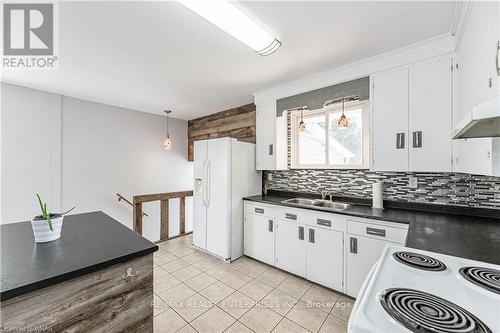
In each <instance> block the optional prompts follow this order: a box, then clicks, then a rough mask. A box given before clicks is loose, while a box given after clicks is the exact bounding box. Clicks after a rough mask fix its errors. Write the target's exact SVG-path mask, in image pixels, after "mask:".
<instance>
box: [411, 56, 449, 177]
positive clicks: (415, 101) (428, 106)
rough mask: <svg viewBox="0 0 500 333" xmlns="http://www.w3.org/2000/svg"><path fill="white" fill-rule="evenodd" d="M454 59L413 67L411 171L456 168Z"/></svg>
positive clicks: (423, 63) (419, 64) (435, 170)
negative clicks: (452, 132)
mask: <svg viewBox="0 0 500 333" xmlns="http://www.w3.org/2000/svg"><path fill="white" fill-rule="evenodd" d="M452 65H453V63H452V59H451V58H444V59H439V60H432V61H428V62H422V63H417V64H415V65H413V66H410V80H409V82H410V85H409V92H410V93H409V96H410V101H409V118H408V120H409V121H408V125H409V131H408V134H409V142H408V150H409V154H408V157H409V165H408V169H409V170H410V171H425V172H439V171H441V172H442V171H445V172H449V171H451V169H452V160H451V157H452V143H451V138H450V133H451V130H452V124H451V121H452V119H451V118H452V98H453V94H452V87H453V77H452V74H453V72H452Z"/></svg>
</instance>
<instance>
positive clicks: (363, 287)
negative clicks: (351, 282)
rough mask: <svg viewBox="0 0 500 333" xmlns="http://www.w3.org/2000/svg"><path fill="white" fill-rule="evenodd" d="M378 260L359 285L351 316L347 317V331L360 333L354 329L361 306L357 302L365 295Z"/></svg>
mask: <svg viewBox="0 0 500 333" xmlns="http://www.w3.org/2000/svg"><path fill="white" fill-rule="evenodd" d="M379 262H380V261H377V262H376V263H375V264H373V266H372V268H371V269H370V272H369V273H368V275H367V276H366V279H365V281H364V282H363V284H362V285H361V289H360V290H359V293H358V297H357V298H356V301H355V302H354V306H353V308H352V312H351V316H350V317H349V323H348V324H347V332H348V333H361V332H359V330H356V317H357V316H358V315H359V312H361V308H360V307H359V304H360V303H361V300H362V299H363V298H364V296H365V292H366V288H367V286H368V285H369V284H370V281H371V279H372V277H373V274H374V273H375V271H376V270H377V267H378V265H379ZM363 331H364V330H363Z"/></svg>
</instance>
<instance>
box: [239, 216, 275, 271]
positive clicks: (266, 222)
mask: <svg viewBox="0 0 500 333" xmlns="http://www.w3.org/2000/svg"><path fill="white" fill-rule="evenodd" d="M244 224H245V225H244V252H245V255H247V256H249V257H252V258H254V259H257V260H260V261H262V262H265V263H266V264H269V265H274V227H275V226H274V220H273V219H272V218H270V217H267V216H263V215H255V214H248V213H246V214H245V223H244Z"/></svg>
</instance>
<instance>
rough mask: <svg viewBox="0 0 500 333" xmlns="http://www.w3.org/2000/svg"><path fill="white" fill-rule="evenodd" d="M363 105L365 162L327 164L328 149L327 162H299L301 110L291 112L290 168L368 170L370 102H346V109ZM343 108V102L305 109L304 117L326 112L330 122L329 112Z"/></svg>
mask: <svg viewBox="0 0 500 333" xmlns="http://www.w3.org/2000/svg"><path fill="white" fill-rule="evenodd" d="M360 106H361V108H362V122H363V134H362V146H363V157H362V160H363V163H362V164H350V165H345V164H327V163H326V162H327V161H328V149H327V151H326V152H325V164H299V163H297V159H298V153H297V149H298V135H299V132H298V131H297V128H298V125H299V122H300V111H294V112H292V113H291V115H290V116H291V123H290V125H291V131H290V136H291V145H292V146H291V150H290V152H291V156H290V168H291V169H358V170H368V169H369V168H370V166H369V165H370V163H369V162H370V159H369V157H370V156H369V155H370V153H369V152H370V131H369V117H370V112H369V110H370V104H369V101H368V100H365V101H350V102H346V103H345V110H346V111H347V110H352V109H357V108H359V107H360ZM338 110H342V103H335V104H332V105H329V106H327V107H324V108H321V109H317V110H311V111H304V118H308V117H312V116H316V115H318V114H322V113H326V122H327V124H329V114H330V112H331V111H338ZM327 133H328V131H326V133H325V136H326V141H325V143H326V147H328V146H329V135H328V134H327Z"/></svg>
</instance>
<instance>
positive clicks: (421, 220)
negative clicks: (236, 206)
mask: <svg viewBox="0 0 500 333" xmlns="http://www.w3.org/2000/svg"><path fill="white" fill-rule="evenodd" d="M299 196H300V195H294V196H291V194H290V193H289V194H287V195H275V194H274V195H273V194H268V195H257V196H253V197H248V198H244V200H249V201H256V202H262V203H268V204H278V205H282V206H289V207H294V208H304V209H312V210H321V209H318V208H315V207H298V206H296V205H293V204H286V203H282V202H281V201H283V200H286V199H290V198H293V197H299ZM338 199H341V198H336V200H338ZM340 201H348V200H340ZM407 205H408V208H409V209H403V208H401V207H403V206H401V207H400V208H386V209H376V208H372V207H371V206H370V205H367V204H366V203H361V202H360V203H355V204H352V205H351V206H350V207H349V208H347V209H345V210H343V211H335V212H332V211H330V212H332V213H335V214H344V215H350V216H356V217H365V218H370V219H378V220H384V221H390V222H397V223H405V224H408V225H409V226H408V236H407V238H406V244H405V245H406V246H408V247H412V248H415V249H421V250H425V251H432V252H438V253H443V254H448V255H452V256H457V257H462V258H468V259H473V260H478V261H483V262H489V263H493V264H497V265H498V264H500V216H499V218H492V217H480V216H471V215H465V214H463V213H464V212H463V210H462V209H460V208H457V214H452V213H451V212H452V211H453V208H450V207H446V208H445V210H446V213H441V212H437V211H425V210H415V208H414V207H412V204H411V203H408V204H407ZM415 206H418V207H419V208H420V209H422V208H423V205H421V204H418V205H415ZM433 206H436V205H433ZM434 208H435V207H434ZM322 211H324V210H322ZM488 215H491V214H490V213H488Z"/></svg>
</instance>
